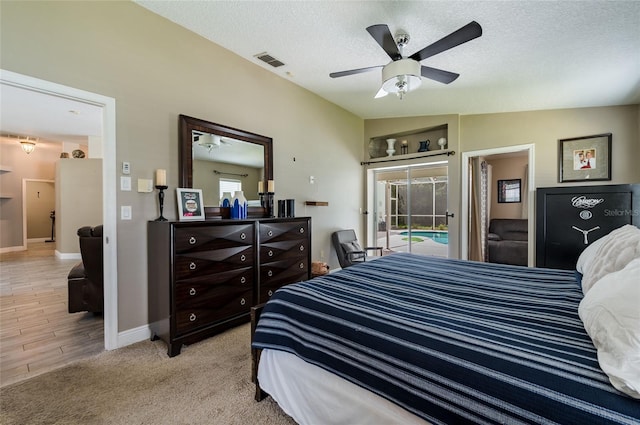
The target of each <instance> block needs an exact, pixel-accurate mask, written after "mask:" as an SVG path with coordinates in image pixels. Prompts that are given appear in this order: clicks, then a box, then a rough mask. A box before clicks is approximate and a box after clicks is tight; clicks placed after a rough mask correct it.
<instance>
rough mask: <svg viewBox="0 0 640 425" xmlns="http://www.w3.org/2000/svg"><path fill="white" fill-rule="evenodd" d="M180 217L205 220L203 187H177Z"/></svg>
mask: <svg viewBox="0 0 640 425" xmlns="http://www.w3.org/2000/svg"><path fill="white" fill-rule="evenodd" d="M176 194H177V198H178V218H179V219H180V220H181V221H182V220H204V204H203V201H202V189H190V188H182V187H179V188H176Z"/></svg>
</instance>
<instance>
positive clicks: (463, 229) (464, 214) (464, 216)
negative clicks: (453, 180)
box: [460, 143, 536, 267]
mask: <svg viewBox="0 0 640 425" xmlns="http://www.w3.org/2000/svg"><path fill="white" fill-rule="evenodd" d="M521 151H527V153H528V156H529V175H528V176H527V180H528V181H527V185H528V187H529V192H528V194H527V195H526V196H528V204H527V209H528V211H527V217H528V218H527V221H528V231H529V243H528V248H527V250H528V264H529V266H530V267H533V266H534V265H535V244H534V237H533V236H534V235H535V227H534V226H535V219H534V218H535V205H534V204H535V202H534V201H535V193H536V187H535V181H534V174H535V173H534V170H535V161H534V158H535V144H534V143H529V144H525V145H516V146H504V147H501V148H493V149H482V150H478V151H469V152H463V153H462V164H461V167H462V170H461V171H462V173H461V175H462V195H461V196H462V211H461V214H460V216H461V223H460V245H461V246H460V258H461V259H463V260H468V259H469V238H468V237H467V235H468V233H469V167H468V164H469V160H470V159H471V158H474V157H477V156H489V155H499V154H504V153H512V152H521ZM523 196H524V195H523Z"/></svg>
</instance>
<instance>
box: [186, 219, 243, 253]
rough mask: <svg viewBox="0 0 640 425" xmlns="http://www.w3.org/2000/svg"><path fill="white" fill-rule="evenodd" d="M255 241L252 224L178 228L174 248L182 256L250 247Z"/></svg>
mask: <svg viewBox="0 0 640 425" xmlns="http://www.w3.org/2000/svg"><path fill="white" fill-rule="evenodd" d="M253 240H254V230H253V225H252V224H236V225H225V226H193V227H178V228H176V229H175V239H174V248H175V252H176V253H177V254H181V253H185V252H198V251H209V250H220V249H224V248H232V247H237V246H248V245H252V244H253Z"/></svg>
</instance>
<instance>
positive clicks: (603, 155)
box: [558, 133, 612, 183]
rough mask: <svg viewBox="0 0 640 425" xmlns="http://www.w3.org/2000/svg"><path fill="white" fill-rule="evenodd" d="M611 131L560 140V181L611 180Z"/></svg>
mask: <svg viewBox="0 0 640 425" xmlns="http://www.w3.org/2000/svg"><path fill="white" fill-rule="evenodd" d="M611 139H612V137H611V133H606V134H597V135H595V136H584V137H574V138H572V139H560V140H558V181H559V182H560V183H564V182H581V181H588V180H611Z"/></svg>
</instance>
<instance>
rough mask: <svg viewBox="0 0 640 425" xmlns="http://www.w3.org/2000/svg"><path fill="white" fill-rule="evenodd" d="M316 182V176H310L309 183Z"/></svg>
mask: <svg viewBox="0 0 640 425" xmlns="http://www.w3.org/2000/svg"><path fill="white" fill-rule="evenodd" d="M315 182H316V178H315V177H314V176H309V184H314V183H315Z"/></svg>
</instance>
